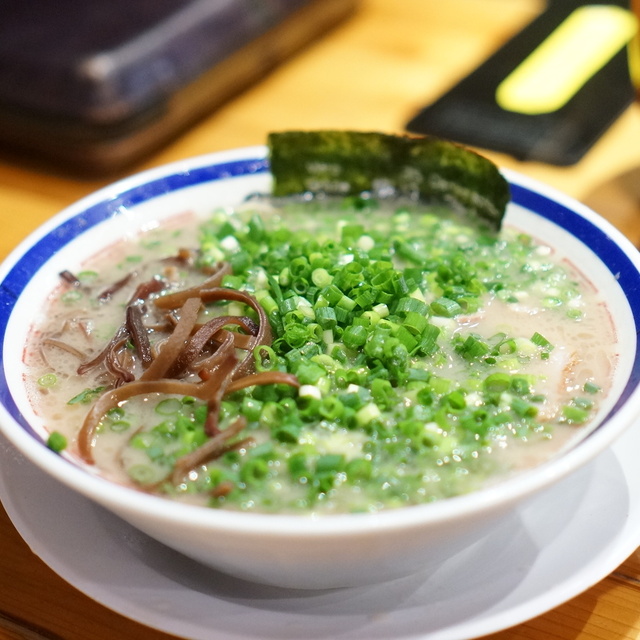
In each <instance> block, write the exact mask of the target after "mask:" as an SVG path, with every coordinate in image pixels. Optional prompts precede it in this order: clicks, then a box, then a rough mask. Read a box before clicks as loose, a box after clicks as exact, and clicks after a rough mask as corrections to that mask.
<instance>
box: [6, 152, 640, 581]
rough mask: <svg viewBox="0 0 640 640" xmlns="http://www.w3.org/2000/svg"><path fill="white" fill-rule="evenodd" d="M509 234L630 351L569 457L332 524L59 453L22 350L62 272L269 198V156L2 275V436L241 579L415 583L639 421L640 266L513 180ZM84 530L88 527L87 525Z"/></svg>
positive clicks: (88, 209) (115, 188)
mask: <svg viewBox="0 0 640 640" xmlns="http://www.w3.org/2000/svg"><path fill="white" fill-rule="evenodd" d="M505 175H506V177H507V178H508V179H509V181H510V183H511V187H512V200H513V201H512V203H510V205H509V209H508V212H507V221H509V222H515V223H516V224H517V225H518V226H520V227H521V228H522V229H524V230H525V231H529V232H531V233H532V234H533V235H534V236H536V237H538V238H540V239H542V240H543V241H544V240H547V241H549V242H551V243H552V244H554V245H555V246H557V247H560V250H561V252H564V253H566V255H567V256H569V257H570V259H571V260H572V261H573V262H574V263H576V264H577V265H579V267H580V268H581V270H582V271H583V272H584V273H585V274H586V275H587V276H588V277H589V278H590V280H591V281H592V282H593V283H594V285H595V286H596V287H597V288H598V289H600V290H601V291H603V292H604V294H605V296H606V299H607V303H608V305H609V308H610V309H611V312H612V316H613V318H614V320H615V324H616V329H617V331H618V334H619V337H620V343H621V344H622V345H624V349H621V352H620V361H619V364H618V367H617V369H616V372H615V376H614V380H613V389H612V394H611V401H610V402H609V403H608V404H607V405H606V406H605V407H604V410H603V415H602V419H601V420H600V423H599V425H598V426H597V427H596V428H595V429H594V430H593V431H591V432H590V434H589V435H588V436H587V437H585V438H584V439H582V440H581V441H580V442H579V443H578V444H577V445H575V446H573V447H572V448H571V449H570V450H568V451H566V452H564V453H563V454H562V455H561V456H558V457H556V458H555V459H553V460H551V461H549V462H547V463H545V464H543V465H541V466H539V467H537V468H535V469H533V470H531V471H529V472H526V473H523V474H521V475H519V476H517V477H516V478H514V479H511V480H509V481H508V482H503V483H501V484H498V485H496V486H493V487H491V488H488V489H484V490H482V491H478V492H476V493H473V494H470V495H466V496H461V497H458V498H453V499H448V500H444V501H441V502H439V503H434V504H429V505H424V506H415V507H407V508H401V509H396V510H390V511H387V512H381V513H377V514H357V515H338V516H327V517H309V516H291V515H287V516H284V515H283V516H280V515H260V514H250V513H235V512H225V511H221V510H210V509H206V508H203V507H196V506H189V505H184V504H176V503H173V502H170V501H168V500H165V499H163V498H159V497H154V496H150V495H147V494H144V493H141V492H138V491H136V490H134V489H128V488H125V487H122V486H118V485H115V484H113V483H111V482H109V481H107V480H104V479H102V478H101V477H100V476H99V475H97V474H96V472H95V471H94V469H92V468H91V467H86V466H83V465H82V464H81V463H78V462H77V461H74V460H72V459H71V458H69V457H68V456H67V455H66V454H63V455H57V454H55V453H52V452H51V451H50V450H49V449H48V448H47V447H46V446H45V441H46V433H45V430H44V428H43V426H42V423H41V419H40V418H38V417H37V416H36V415H35V414H34V412H33V409H32V408H31V406H30V403H29V401H28V399H27V395H26V392H25V387H24V384H23V379H22V374H23V368H22V350H23V346H24V344H25V340H26V337H27V333H28V331H29V326H30V324H31V323H32V322H33V320H34V319H37V315H38V313H40V312H41V309H42V307H43V303H44V300H45V298H46V296H47V294H48V293H49V291H51V290H52V289H53V288H54V285H55V284H56V282H57V279H58V273H59V272H60V271H61V270H62V269H70V270H71V271H73V270H74V265H77V264H79V263H80V262H81V261H82V260H83V259H84V258H87V257H90V256H92V255H93V254H95V253H96V251H97V250H98V249H99V248H101V247H103V246H105V245H106V244H108V243H110V242H112V241H113V240H116V239H117V238H119V237H121V236H122V235H124V234H127V233H131V232H133V231H135V230H138V229H140V228H145V227H147V226H149V225H153V224H154V222H155V221H157V220H158V219H161V218H163V217H166V216H172V215H175V214H176V213H179V212H180V211H183V210H185V209H191V210H196V211H201V212H203V213H205V212H206V211H210V210H211V209H212V208H213V207H214V206H217V205H224V204H234V203H238V202H240V201H241V200H242V199H243V198H244V197H245V196H246V195H248V194H250V193H255V192H268V191H269V189H270V183H271V178H270V174H269V167H268V161H267V159H266V149H265V148H263V147H255V148H248V149H239V150H235V151H231V152H227V153H219V154H213V155H209V156H203V157H199V158H194V159H190V160H185V161H183V162H178V163H174V164H171V165H168V166H166V167H161V168H159V169H155V170H151V171H147V172H145V173H142V174H139V175H135V176H133V177H131V178H128V179H126V180H123V181H120V182H118V183H116V184H114V185H112V186H109V187H107V188H105V189H102V190H100V191H98V192H97V193H95V194H93V195H91V196H89V197H87V198H84V199H83V200H81V201H80V202H78V203H77V204H75V205H72V206H71V207H69V208H68V209H66V210H64V211H63V212H61V213H60V214H59V215H57V216H56V217H54V218H53V219H51V220H50V221H49V222H48V223H47V224H45V225H43V226H42V227H41V228H39V229H38V230H37V231H36V232H35V233H33V234H32V235H31V236H30V237H29V238H27V239H26V240H25V241H24V242H23V243H22V244H21V245H20V246H19V247H18V248H17V249H16V250H15V251H14V252H13V253H12V254H11V255H10V256H9V257H8V258H7V260H6V261H5V262H4V264H3V265H2V267H1V268H0V314H1V317H0V331H2V352H1V353H2V367H1V369H0V402H1V404H0V426H1V429H2V431H3V433H4V434H5V435H6V436H7V437H8V439H9V440H10V441H11V442H12V443H13V444H14V445H15V446H16V447H17V448H18V449H19V450H20V451H21V452H22V453H23V454H24V455H25V456H26V457H27V458H28V459H30V460H31V461H32V462H34V463H35V464H36V465H38V466H39V467H40V468H41V469H43V470H44V471H45V472H46V473H47V474H49V475H50V476H51V477H53V478H55V479H57V480H59V481H61V482H62V483H64V484H65V485H67V486H68V487H70V488H72V489H73V490H75V491H78V492H79V493H81V494H83V495H85V496H87V497H88V498H90V499H91V500H93V501H95V502H96V503H98V504H100V505H102V506H103V507H105V508H107V509H109V510H111V511H113V512H114V513H116V514H118V515H119V516H120V517H122V518H124V519H125V520H127V521H129V522H130V523H132V524H133V525H134V526H136V527H138V528H139V529H141V530H142V531H144V532H146V533H147V534H149V535H150V536H152V537H154V538H156V539H158V540H160V541H162V542H164V543H165V544H167V545H168V546H170V547H173V548H175V549H177V550H179V551H181V552H183V553H185V554H186V555H188V556H191V557H192V558H195V559H196V560H199V561H201V562H203V563H205V564H207V565H210V566H212V567H214V568H217V569H220V570H222V571H225V572H228V573H231V574H233V575H236V576H238V577H241V578H244V579H247V580H252V581H257V582H262V583H266V584H271V585H278V586H282V587H293V588H328V587H340V586H353V585H361V584H367V583H374V582H378V581H382V580H388V579H391V578H394V577H399V576H403V575H407V574H410V573H412V572H414V571H416V570H418V569H420V568H423V567H424V566H425V565H428V564H429V563H430V562H437V561H438V560H441V559H442V558H443V557H447V556H449V555H452V554H454V553H456V552H459V551H460V550H462V549H463V548H465V547H466V546H468V545H469V544H471V543H472V542H474V541H477V540H478V539H479V538H481V537H482V536H487V535H491V531H492V530H494V529H495V528H496V527H499V526H500V523H501V521H503V519H504V518H505V517H508V515H509V513H510V512H513V510H514V509H515V508H516V507H517V505H518V504H519V503H520V502H522V501H524V500H526V499H527V498H529V497H530V496H532V495H533V494H534V493H536V492H539V491H541V490H544V489H546V488H549V487H551V486H552V485H553V484H554V483H556V482H557V481H558V480H559V479H560V478H562V477H564V476H566V475H567V474H569V473H571V472H573V471H575V470H576V469H578V468H579V467H581V466H583V465H584V464H585V463H586V462H588V461H589V460H591V459H592V458H594V456H596V455H598V454H599V453H600V452H602V451H603V450H604V449H606V448H607V447H608V446H609V444H610V443H611V442H612V441H613V440H614V439H615V438H616V437H617V436H618V435H619V434H620V433H622V431H623V430H625V429H626V428H627V427H628V426H629V425H630V424H631V423H632V422H633V420H635V419H636V418H637V416H638V414H639V413H640V389H639V388H638V386H639V384H640V354H639V352H638V345H637V337H636V336H637V331H638V326H639V325H640V259H639V257H638V254H637V251H636V249H635V248H634V247H633V246H632V245H631V244H630V243H629V242H628V241H627V240H626V239H625V238H624V237H623V236H622V235H621V234H620V233H619V232H617V231H616V230H615V229H614V228H613V227H612V226H611V225H610V224H608V223H607V222H606V221H604V220H603V219H601V218H600V217H599V216H597V215H596V214H594V213H593V212H591V211H590V210H588V209H587V208H586V207H584V206H582V205H580V204H579V203H577V202H575V201H573V200H571V199H569V198H567V197H565V196H562V195H560V194H558V193H556V192H554V191H553V190H551V189H549V188H547V187H544V186H542V185H540V184H537V183H534V182H532V181H531V180H528V179H526V178H524V177H522V176H519V175H517V174H514V173H512V172H505ZM77 526H78V527H82V522H78V523H77Z"/></svg>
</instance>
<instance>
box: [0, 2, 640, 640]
mask: <svg viewBox="0 0 640 640" xmlns="http://www.w3.org/2000/svg"><path fill="white" fill-rule="evenodd" d="M542 8H543V3H542V2H539V1H537V0H446V1H443V0H362V3H361V5H360V7H359V9H358V11H357V12H356V13H355V14H354V15H353V16H352V17H351V18H349V20H347V21H346V22H344V23H342V24H341V25H339V26H338V27H337V28H336V29H334V30H332V31H331V32H330V33H329V34H327V35H326V36H325V37H323V38H321V39H320V40H318V41H314V42H312V43H310V44H309V45H308V46H307V47H306V48H305V49H304V50H303V51H302V52H301V53H299V54H298V55H297V56H295V57H294V58H292V59H290V60H289V61H288V62H286V63H285V64H283V65H281V66H279V67H278V68H277V69H276V70H275V71H273V72H272V73H270V74H269V75H268V76H267V77H265V78H263V79H262V80H261V81H260V82H259V83H257V84H255V85H254V86H253V87H252V88H251V89H249V90H247V91H245V92H243V93H242V94H241V95H239V96H238V97H236V98H235V99H233V100H232V101H230V102H228V103H227V104H226V105H225V106H223V107H222V108H219V109H218V110H216V111H215V112H214V113H211V114H210V115H209V116H208V117H206V118H205V119H204V120H203V121H201V122H200V123H198V124H197V125H196V126H193V127H192V128H191V129H189V130H188V131H187V132H186V133H184V134H183V135H181V136H180V137H179V138H178V139H176V140H175V141H174V142H172V143H171V144H170V145H169V146H167V147H165V148H164V149H163V150H162V151H160V152H159V153H157V154H156V155H154V156H153V157H151V158H149V159H147V160H146V161H144V162H143V163H140V164H139V165H138V166H135V167H133V168H132V169H131V170H129V172H133V171H138V170H141V169H145V168H149V167H153V166H157V165H160V164H163V163H165V162H169V161H173V160H177V159H181V158H185V157H189V156H193V155H197V154H202V153H207V152H210V151H216V150H222V149H228V148H233V147H239V146H246V145H255V144H263V143H264V141H265V136H266V134H267V132H269V131H270V130H280V129H292V128H302V129H311V128H354V129H370V130H381V131H388V132H401V131H402V129H403V124H404V123H405V122H406V121H407V120H408V119H409V117H411V116H412V115H413V114H414V113H415V112H416V110H417V109H418V108H419V107H421V106H422V105H424V104H426V103H428V102H429V101H431V100H433V99H435V98H436V97H437V96H439V95H440V94H441V93H442V92H443V91H445V90H446V89H447V88H448V87H450V86H451V85H452V84H454V83H455V82H456V80H458V79H460V78H462V77H463V76H464V75H466V74H467V73H468V72H469V71H471V70H472V69H473V68H474V67H475V66H476V65H478V64H479V63H480V62H481V61H482V60H484V59H485V58H486V57H487V56H488V55H489V54H491V53H492V52H493V51H494V50H495V49H496V48H497V47H498V46H500V45H501V44H502V43H503V42H504V41H505V40H507V39H508V38H509V37H510V36H511V35H512V34H514V33H516V32H517V31H518V29H519V28H520V27H522V26H523V25H524V24H526V23H527V21H529V20H530V19H531V18H532V17H534V16H535V15H536V14H537V13H538V12H539V11H540V10H542ZM638 141H640V106H638V105H633V106H631V107H629V109H628V110H627V111H625V113H624V114H623V115H622V116H621V117H620V118H619V119H618V120H617V121H616V122H615V123H614V124H613V126H612V127H611V128H610V129H609V130H608V131H607V132H606V133H605V134H604V136H603V137H602V138H601V139H600V140H599V141H598V142H597V144H596V145H595V147H594V148H593V149H592V150H591V151H590V152H589V153H588V155H587V156H586V157H585V158H584V159H583V160H582V161H581V162H580V163H579V164H577V165H574V166H571V167H567V168H558V167H552V166H546V165H543V164H536V163H521V162H517V161H515V160H514V159H512V158H510V157H508V156H505V155H501V154H496V153H491V152H485V153H486V155H488V156H489V157H491V158H492V159H493V160H495V161H496V162H497V163H498V164H500V165H502V166H504V167H510V168H513V169H516V170H518V171H520V172H522V173H524V174H527V175H529V176H532V177H535V178H537V179H540V180H542V181H544V182H546V183H549V184H551V185H553V186H555V187H557V188H558V189H560V190H562V191H564V192H566V193H568V194H569V195H572V196H574V197H577V198H578V199H584V200H589V201H590V202H594V201H597V202H598V203H599V204H598V206H599V207H600V206H601V212H602V213H603V214H604V215H606V216H608V217H609V218H610V219H611V220H612V222H613V223H614V224H616V225H617V226H618V227H619V228H620V229H622V231H623V232H624V233H626V234H627V235H629V236H630V237H631V238H632V239H633V240H634V242H636V243H638V241H639V240H640V225H638V223H637V221H636V216H637V214H638V211H636V210H634V207H633V206H632V205H630V204H629V203H626V202H624V199H623V198H622V197H621V196H620V194H618V193H617V192H616V190H615V188H613V190H611V187H610V190H609V191H608V192H607V194H608V195H607V197H606V198H605V199H604V200H603V199H602V198H599V199H598V198H596V195H597V194H598V193H602V191H601V190H600V187H601V186H602V185H604V184H605V183H608V182H609V181H610V180H612V179H613V178H615V176H617V175H618V174H620V173H622V172H625V171H626V170H627V169H630V168H632V167H634V166H635V165H636V164H637V165H640V144H638ZM115 177H118V176H115ZM113 179H114V176H110V177H108V178H106V177H105V178H103V179H92V180H82V179H77V178H72V177H68V176H64V175H54V174H53V173H48V172H46V171H41V170H36V169H32V168H25V167H24V166H20V165H17V164H15V163H11V162H9V161H6V160H3V159H2V156H0V215H1V216H2V234H1V235H0V257H4V256H5V255H6V254H7V253H8V252H9V251H10V250H11V249H12V248H13V247H14V246H15V245H16V244H17V243H18V242H19V241H20V240H21V239H22V238H24V237H25V236H26V235H27V234H28V233H29V232H30V231H32V230H33V229H34V228H35V227H36V226H38V225H39V224H41V223H42V222H44V221H45V220H47V219H48V218H49V217H50V216H51V215H53V214H54V213H56V212H57V211H59V210H60V209H61V208H63V207H65V206H66V205H68V204H70V203H72V202H73V201H75V200H76V199H78V198H80V197H82V196H84V195H86V194H88V193H90V192H92V191H93V190H95V189H96V188H98V187H101V186H103V185H104V184H107V183H108V182H110V181H112V180H113ZM614 187H615V185H614ZM594 194H595V195H594ZM594 198H596V199H595V200H594ZM614 205H616V206H614ZM605 209H606V210H605ZM638 542H639V544H640V540H639V541H638ZM587 586H588V585H587ZM310 635H313V634H310ZM169 637H170V636H167V635H166V634H163V633H160V632H156V631H153V630H151V629H149V628H147V627H144V626H142V625H140V624H138V623H137V622H134V621H131V620H129V619H126V618H124V617H122V616H120V615H119V614H117V613H114V612H112V611H110V610H108V609H106V608H105V607H103V606H102V605H100V604H98V603H96V602H94V601H92V600H90V599H89V598H88V597H86V596H85V595H83V594H82V593H80V592H78V591H77V590H75V589H74V588H73V587H71V586H69V585H68V584H67V583H66V582H65V581H64V580H63V579H61V578H60V577H59V576H57V575H56V574H54V573H53V571H51V570H50V569H49V568H48V567H47V566H46V565H45V564H44V563H43V562H41V561H40V560H39V559H38V558H37V557H36V556H35V555H33V554H32V553H31V551H30V550H29V548H28V547H27V545H26V544H25V543H24V542H23V541H22V539H21V538H20V536H19V534H18V533H17V531H16V530H15V529H14V527H13V525H12V524H11V523H10V521H9V519H8V517H7V516H6V514H5V513H4V511H1V512H0V640H9V639H11V640H15V639H16V638H24V639H31V638H64V639H65V640H89V639H91V640H113V639H117V640H131V639H133V638H149V639H150V640H162V639H164V638H169ZM638 637H640V551H637V552H636V553H634V554H633V555H632V556H631V557H630V558H629V559H628V560H627V561H626V562H625V563H624V564H623V565H622V566H621V567H619V568H618V569H616V570H615V571H613V573H611V575H609V576H608V577H606V578H605V579H604V580H602V582H600V583H599V584H596V585H594V586H591V588H589V589H588V590H587V591H585V592H584V593H583V594H582V595H579V596H577V597H575V598H574V599H573V600H571V601H569V602H567V603H564V604H561V605H560V606H559V607H558V608H556V609H554V610H552V611H550V612H548V613H546V614H544V615H542V616H540V617H537V618H534V619H533V620H530V621H528V622H525V623H524V624H522V625H520V626H518V627H515V628H512V629H509V630H505V631H502V632H500V633H497V634H495V635H493V636H491V638H492V640H507V639H509V640H514V639H519V638H523V639H524V638H527V639H529V640H531V639H533V640H549V639H556V638H558V639H560V638H561V639H564V640H578V639H580V640H587V639H595V638H597V639H600V640H620V639H621V638H638Z"/></svg>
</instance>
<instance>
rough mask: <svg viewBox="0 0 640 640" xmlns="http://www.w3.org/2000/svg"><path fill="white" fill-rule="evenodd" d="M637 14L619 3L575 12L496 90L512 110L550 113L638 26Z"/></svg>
mask: <svg viewBox="0 0 640 640" xmlns="http://www.w3.org/2000/svg"><path fill="white" fill-rule="evenodd" d="M637 28H638V26H637V21H636V18H635V16H634V15H633V14H632V13H631V12H630V11H628V10H627V9H623V8H622V7H617V6H614V5H595V4H594V5H586V6H583V7H580V8H578V9H576V10H575V11H573V12H572V13H571V15H569V16H568V17H567V18H566V20H564V22H562V24H560V25H559V26H558V27H557V28H556V29H555V31H554V32H553V33H552V34H551V35H550V36H549V37H548V38H547V39H546V40H545V41H544V42H543V43H542V44H541V45H540V46H539V47H538V48H537V49H536V50H535V51H533V52H532V53H531V55H530V56H529V57H528V58H526V59H525V60H524V61H523V62H522V63H521V64H520V65H519V66H518V67H517V68H516V69H515V70H514V71H513V72H512V73H511V74H509V75H508V76H507V77H506V78H505V79H504V80H503V81H502V82H501V83H500V85H499V86H498V88H497V90H496V101H497V103H498V105H499V106H500V107H502V108H503V109H506V110H507V111H517V112H520V113H526V114H530V115H535V114H541V113H550V112H552V111H556V110H557V109H559V108H560V107H562V106H563V105H565V104H566V103H567V102H568V101H569V100H570V99H571V98H572V97H573V96H574V95H575V94H576V93H577V92H578V91H579V90H580V88H581V87H582V86H583V85H584V84H585V82H587V80H589V78H591V77H592V76H593V75H595V74H596V73H597V72H598V71H599V70H600V69H601V68H602V67H603V66H604V65H605V64H606V63H607V62H609V60H611V58H612V57H613V56H614V55H615V54H616V53H618V51H620V49H622V48H623V47H624V46H625V45H626V44H627V43H628V42H629V41H630V40H631V39H632V38H633V36H634V35H635V33H636V31H637Z"/></svg>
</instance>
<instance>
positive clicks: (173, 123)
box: [0, 0, 356, 174]
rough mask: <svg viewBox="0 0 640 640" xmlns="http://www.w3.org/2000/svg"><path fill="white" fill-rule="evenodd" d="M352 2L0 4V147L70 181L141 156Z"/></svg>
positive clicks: (12, 0)
mask: <svg viewBox="0 0 640 640" xmlns="http://www.w3.org/2000/svg"><path fill="white" fill-rule="evenodd" d="M355 5H356V0H56V2H52V1H51V0H30V1H29V2H23V0H5V2H4V3H3V16H2V20H1V21H0V149H2V148H3V149H5V150H9V151H11V152H17V153H18V154H20V155H21V156H25V157H30V158H31V159H36V160H48V161H49V162H50V163H52V164H54V165H55V166H58V167H64V168H66V169H71V170H73V171H76V172H82V173H89V174H100V173H105V172H111V171H115V170H118V169H121V168H122V167H124V166H126V165H128V164H130V163H132V162H134V161H136V160H139V159H141V158H142V157H143V156H145V155H146V154H148V153H150V152H152V151H154V150H156V149H157V148H158V147H160V146H161V145H162V144H164V143H166V142H167V141H168V140H170V139H171V138H172V137H173V136H175V135H176V134H177V133H178V132H180V131H181V130H183V129H184V128H185V127H186V126H188V125H189V124H191V123H193V122H194V121H195V120H196V119H198V118H199V117H201V116H203V115H204V114H206V113H209V112H211V111H212V110H213V109H214V108H215V107H216V106H219V105H220V104H221V103H223V102H224V101H225V100H227V99H228V98H230V97H232V96H233V95H234V94H236V93H238V92H239V91H241V90H242V89H243V88H246V87H247V86H248V85H249V84H250V83H252V82H254V81H256V80H258V79H259V78H260V77H261V76H263V75H264V74H265V73H267V72H268V71H270V70H271V69H272V68H273V67H275V66H276V65H277V64H278V63H279V62H281V61H282V60H283V59H284V58H286V57H287V56H289V55H291V54H293V53H295V52H296V51H297V50H298V49H300V48H302V47H303V46H304V45H305V44H307V43H308V42H309V41H311V40H312V39H313V38H314V37H315V36H318V35H319V34H321V33H322V32H323V31H325V30H326V29H329V28H330V27H332V26H333V25H334V24H336V23H337V22H338V21H340V20H341V19H343V18H345V17H346V16H348V15H349V14H350V13H351V12H352V11H353V9H354V8H355Z"/></svg>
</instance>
